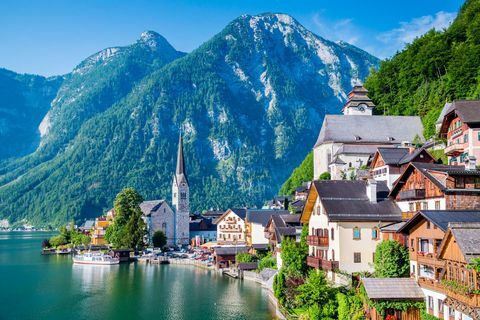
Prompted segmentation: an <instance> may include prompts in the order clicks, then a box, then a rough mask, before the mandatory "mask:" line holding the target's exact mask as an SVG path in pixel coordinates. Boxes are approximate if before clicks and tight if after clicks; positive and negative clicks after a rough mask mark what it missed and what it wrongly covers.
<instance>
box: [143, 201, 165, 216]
mask: <svg viewBox="0 0 480 320" xmlns="http://www.w3.org/2000/svg"><path fill="white" fill-rule="evenodd" d="M164 202H165V200H149V201H143V202H142V203H140V210H142V213H143V214H144V215H146V216H148V215H150V214H151V213H152V212H154V211H157V210H158V208H159V207H160V206H161V205H162V203H164Z"/></svg>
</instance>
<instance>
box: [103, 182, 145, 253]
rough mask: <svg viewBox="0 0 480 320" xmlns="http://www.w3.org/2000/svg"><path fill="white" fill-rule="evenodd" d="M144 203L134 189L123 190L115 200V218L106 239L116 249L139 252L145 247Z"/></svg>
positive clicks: (108, 229)
mask: <svg viewBox="0 0 480 320" xmlns="http://www.w3.org/2000/svg"><path fill="white" fill-rule="evenodd" d="M142 201H143V198H142V196H141V195H140V194H138V192H137V191H136V190H135V189H133V188H126V189H123V190H122V191H121V192H120V193H119V194H118V195H117V197H116V198H115V202H114V206H113V207H114V210H115V218H114V220H113V223H112V224H111V225H110V226H109V227H108V228H107V231H106V233H105V239H106V240H107V241H108V242H110V243H111V244H112V245H113V246H114V247H115V248H132V249H136V250H138V249H142V248H143V247H144V246H145V242H144V238H145V235H146V225H145V222H144V221H143V219H142V210H141V209H140V203H142Z"/></svg>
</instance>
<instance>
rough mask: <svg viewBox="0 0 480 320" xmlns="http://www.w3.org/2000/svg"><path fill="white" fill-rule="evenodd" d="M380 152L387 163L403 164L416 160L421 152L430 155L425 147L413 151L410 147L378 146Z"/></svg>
mask: <svg viewBox="0 0 480 320" xmlns="http://www.w3.org/2000/svg"><path fill="white" fill-rule="evenodd" d="M378 153H379V154H380V155H381V156H382V159H383V161H384V162H385V164H386V165H402V164H406V163H409V162H412V161H415V159H416V158H417V157H418V156H420V154H421V153H425V154H427V155H429V154H428V152H427V151H426V150H425V148H424V147H421V148H418V149H415V151H413V152H412V153H410V152H409V149H408V148H378ZM429 157H430V155H429Z"/></svg>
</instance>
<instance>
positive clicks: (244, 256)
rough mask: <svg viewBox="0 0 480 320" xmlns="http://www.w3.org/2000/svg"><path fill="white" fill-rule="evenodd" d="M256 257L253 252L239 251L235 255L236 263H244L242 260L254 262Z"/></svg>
mask: <svg viewBox="0 0 480 320" xmlns="http://www.w3.org/2000/svg"><path fill="white" fill-rule="evenodd" d="M254 260H255V259H254V258H253V256H252V255H251V254H248V253H246V252H240V253H237V255H236V256H235V262H236V263H242V262H253V261H254Z"/></svg>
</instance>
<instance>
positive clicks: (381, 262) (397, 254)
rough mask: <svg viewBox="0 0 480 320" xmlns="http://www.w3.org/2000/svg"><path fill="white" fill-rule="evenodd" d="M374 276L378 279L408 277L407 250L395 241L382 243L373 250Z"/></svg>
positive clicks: (408, 262)
mask: <svg viewBox="0 0 480 320" xmlns="http://www.w3.org/2000/svg"><path fill="white" fill-rule="evenodd" d="M374 265H375V276H376V277H379V278H401V277H408V275H409V270H410V261H409V255H408V250H407V249H406V248H405V247H404V246H402V245H401V244H400V243H398V242H397V241H395V240H385V241H382V242H381V243H380V244H379V245H378V246H377V249H376V250H375V261H374Z"/></svg>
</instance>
